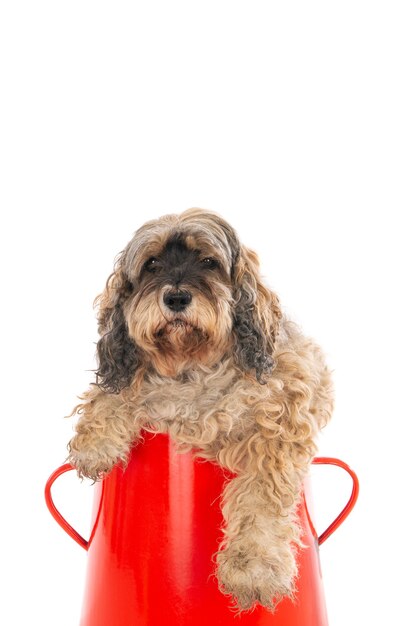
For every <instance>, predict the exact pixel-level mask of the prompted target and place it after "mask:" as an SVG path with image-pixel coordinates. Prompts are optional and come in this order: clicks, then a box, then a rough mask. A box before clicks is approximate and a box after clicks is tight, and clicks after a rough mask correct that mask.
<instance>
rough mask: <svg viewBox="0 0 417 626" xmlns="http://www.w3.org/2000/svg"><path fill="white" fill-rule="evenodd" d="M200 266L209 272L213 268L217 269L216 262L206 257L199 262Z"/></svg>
mask: <svg viewBox="0 0 417 626" xmlns="http://www.w3.org/2000/svg"><path fill="white" fill-rule="evenodd" d="M201 265H202V266H203V267H205V268H207V269H209V270H212V269H214V268H215V267H218V265H219V264H218V262H217V261H216V259H212V258H211V257H209V256H208V257H206V258H205V259H203V260H202V261H201Z"/></svg>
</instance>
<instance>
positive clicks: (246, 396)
mask: <svg viewBox="0 0 417 626" xmlns="http://www.w3.org/2000/svg"><path fill="white" fill-rule="evenodd" d="M97 303H98V306H99V313H98V321H99V332H100V335H101V338H100V340H99V342H98V345H97V354H98V370H97V381H96V384H93V385H92V386H91V387H90V389H89V390H88V391H87V392H86V393H85V394H84V395H83V397H82V403H81V404H79V405H78V406H77V407H75V409H74V413H77V414H78V415H79V420H78V423H77V425H76V435H75V436H74V438H73V439H72V440H71V442H70V444H69V451H70V454H69V461H70V462H71V463H73V465H74V466H75V467H76V468H77V470H78V473H79V474H80V475H83V476H88V477H90V478H92V479H94V480H98V479H100V478H102V477H103V476H104V475H105V474H107V473H108V472H110V470H111V469H112V467H113V466H114V464H115V463H117V462H120V461H121V462H123V463H127V462H128V460H129V452H130V450H131V448H132V446H133V445H135V444H137V442H138V441H140V437H141V432H143V431H152V432H155V431H156V432H164V433H168V434H169V435H170V437H172V439H173V440H174V441H175V442H177V444H178V447H179V449H180V450H184V451H187V450H194V451H196V452H197V454H198V455H199V456H200V457H203V458H205V459H209V460H211V461H214V462H216V463H218V464H220V465H221V466H222V467H224V468H226V469H227V470H230V471H231V472H233V473H235V474H236V477H235V478H233V479H232V480H230V481H229V482H228V483H227V485H226V487H225V490H224V493H223V496H222V512H223V516H224V528H223V540H222V543H221V545H220V548H219V551H218V552H217V554H216V563H217V570H216V571H217V578H218V581H219V586H220V589H221V590H222V591H223V593H225V594H229V595H230V596H232V598H233V600H234V602H235V606H236V607H237V608H238V609H239V610H247V609H250V608H252V607H253V606H255V605H256V604H257V603H259V604H261V605H263V606H265V607H268V608H269V609H273V608H274V607H275V605H276V603H277V602H279V600H280V599H281V598H283V597H284V596H288V595H292V594H293V592H294V586H295V580H296V575H297V564H296V551H297V549H300V546H301V540H300V536H301V531H300V528H299V526H298V523H297V504H298V502H299V497H300V494H301V490H302V484H303V479H304V477H305V475H306V473H307V471H308V467H309V464H310V462H311V460H312V458H313V456H314V454H315V452H316V445H315V442H314V440H315V436H316V435H317V433H318V431H319V429H320V428H322V427H323V426H324V425H325V424H326V423H327V421H328V420H329V418H330V415H331V410H332V387H331V381H330V375H329V371H328V369H327V368H326V365H325V363H324V361H323V356H322V353H321V351H320V350H319V348H318V347H317V346H316V345H315V344H314V343H313V342H312V341H311V340H310V339H307V338H305V337H304V336H303V335H302V334H301V332H300V331H299V329H298V328H297V327H296V326H295V325H294V324H293V323H291V322H289V321H288V320H287V319H285V318H284V317H283V316H282V314H281V310H280V306H279V302H278V298H277V296H276V295H275V294H274V293H273V292H272V291H270V290H269V289H268V288H267V287H266V286H265V285H264V283H263V282H262V280H261V277H260V275H259V264H258V258H257V256H256V254H255V253H254V252H253V251H251V250H249V249H247V248H246V247H245V246H243V245H241V244H240V242H239V240H238V237H237V235H236V233H235V231H234V230H233V229H232V228H231V226H229V224H227V223H226V222H225V221H224V220H223V219H222V218H221V217H219V216H218V215H216V214H214V213H211V212H207V211H203V210H201V209H189V210H188V211H185V212H184V213H182V214H180V215H167V216H164V217H162V218H161V219H159V220H154V221H151V222H148V223H146V224H145V225H144V226H142V228H140V229H139V230H138V231H137V232H136V234H135V235H134V237H133V239H132V240H131V241H130V243H129V244H128V245H127V247H126V248H125V250H124V251H123V252H122V253H121V254H120V256H119V257H118V259H117V261H116V265H115V269H114V273H113V274H112V275H111V276H110V277H109V279H108V281H107V284H106V288H105V290H104V292H103V293H102V295H101V296H99V298H98V299H97Z"/></svg>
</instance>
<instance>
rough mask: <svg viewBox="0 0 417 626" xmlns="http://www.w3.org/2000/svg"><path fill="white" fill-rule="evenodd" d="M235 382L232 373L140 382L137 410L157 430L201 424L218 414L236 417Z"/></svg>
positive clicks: (200, 373)
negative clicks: (140, 409)
mask: <svg viewBox="0 0 417 626" xmlns="http://www.w3.org/2000/svg"><path fill="white" fill-rule="evenodd" d="M239 395H240V393H239V381H238V375H237V374H236V372H235V371H233V370H230V369H226V368H219V369H218V370H217V371H215V372H207V371H201V370H199V371H196V372H192V373H190V374H189V375H188V376H185V377H183V378H181V379H179V378H178V379H173V378H167V377H159V376H153V377H151V378H149V379H148V380H146V381H144V383H143V385H142V393H141V401H140V403H141V408H142V409H145V412H146V414H147V416H148V418H149V421H150V423H153V424H155V426H156V427H157V428H158V429H159V430H166V428H164V425H165V426H166V427H167V428H168V427H169V425H170V424H172V423H174V422H175V423H182V424H187V423H189V424H193V423H194V424H196V423H197V422H198V423H200V424H201V423H204V421H205V420H207V419H210V418H211V417H213V416H214V415H216V414H219V413H233V414H234V415H235V416H236V417H239V414H240V413H241V409H242V408H243V407H242V405H243V403H242V402H241V401H239V397H238V396H239ZM239 406H240V408H239Z"/></svg>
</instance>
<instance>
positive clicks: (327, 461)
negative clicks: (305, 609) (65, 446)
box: [45, 457, 359, 550]
mask: <svg viewBox="0 0 417 626" xmlns="http://www.w3.org/2000/svg"><path fill="white" fill-rule="evenodd" d="M312 463H313V464H314V465H336V466H337V467H341V468H342V469H344V470H345V472H347V473H348V474H349V475H350V477H351V478H352V492H351V495H350V498H349V500H348V502H347V504H346V506H345V507H344V508H343V509H342V511H341V512H340V513H339V515H338V516H337V517H336V518H335V519H334V520H333V522H332V523H331V524H330V526H328V528H326V530H325V531H324V532H322V533H321V535H320V536H319V537H318V543H319V545H321V544H322V543H324V542H325V541H326V539H328V538H329V537H330V535H332V534H333V533H334V531H335V530H337V528H339V526H340V525H341V524H342V523H343V522H344V521H345V519H346V518H347V516H348V515H349V513H350V512H351V511H352V509H353V507H354V506H355V504H356V500H357V499H358V495H359V480H358V477H357V475H356V474H355V472H354V471H353V470H352V469H351V468H350V467H349V465H347V463H344V462H343V461H341V460H340V459H335V458H332V457H316V458H314V459H313V461H312ZM73 469H75V468H74V466H73V465H71V464H70V463H65V464H64V465H61V466H60V467H58V469H56V470H55V471H54V472H53V473H52V474H51V475H50V477H49V478H48V480H47V482H46V485H45V501H46V506H47V507H48V509H49V512H50V513H51V515H52V517H53V518H54V519H55V521H56V522H57V523H58V524H59V525H60V526H61V528H62V529H63V530H65V532H66V533H67V534H68V535H69V536H70V537H71V538H72V539H74V541H75V542H76V543H78V545H80V546H81V547H82V548H84V550H88V547H89V545H90V540H89V541H87V540H86V539H84V537H82V536H81V535H80V534H79V533H78V532H77V531H76V530H75V529H74V528H73V527H72V526H71V524H69V523H68V522H67V520H66V519H65V518H64V516H63V515H62V514H61V513H60V512H59V511H58V509H57V508H56V506H55V504H54V501H53V499H52V494H51V489H52V485H53V484H54V482H55V481H56V479H57V478H59V476H61V475H62V474H65V473H66V472H69V471H71V470H73Z"/></svg>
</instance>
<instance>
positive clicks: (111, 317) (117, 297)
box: [95, 259, 140, 393]
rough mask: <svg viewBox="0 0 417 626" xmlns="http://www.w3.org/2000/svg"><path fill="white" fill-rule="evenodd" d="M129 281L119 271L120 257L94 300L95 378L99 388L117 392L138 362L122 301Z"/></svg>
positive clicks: (129, 377)
mask: <svg viewBox="0 0 417 626" xmlns="http://www.w3.org/2000/svg"><path fill="white" fill-rule="evenodd" d="M132 290H133V285H132V283H131V282H130V281H129V280H128V278H127V277H126V276H125V274H124V273H123V270H122V268H121V261H120V259H119V261H118V262H117V263H116V266H115V270H114V272H113V274H111V275H110V276H109V278H108V280H107V283H106V287H105V289H104V291H103V293H102V294H101V295H99V296H98V297H97V298H96V300H95V305H98V307H99V312H98V316H97V318H98V330H99V333H100V335H101V338H100V339H99V341H98V343H97V359H98V369H97V370H96V378H97V384H98V386H99V387H100V388H101V389H103V391H108V392H110V393H119V392H120V391H121V390H122V389H123V388H124V387H128V386H129V384H130V383H131V381H132V378H133V376H134V374H135V372H136V370H137V369H138V367H139V365H140V353H139V349H138V347H137V346H136V344H135V343H134V341H133V340H132V339H131V338H130V337H129V333H128V329H127V324H126V320H125V316H124V313H123V305H124V303H125V302H126V300H127V299H128V297H129V295H130V294H131V293H132Z"/></svg>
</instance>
